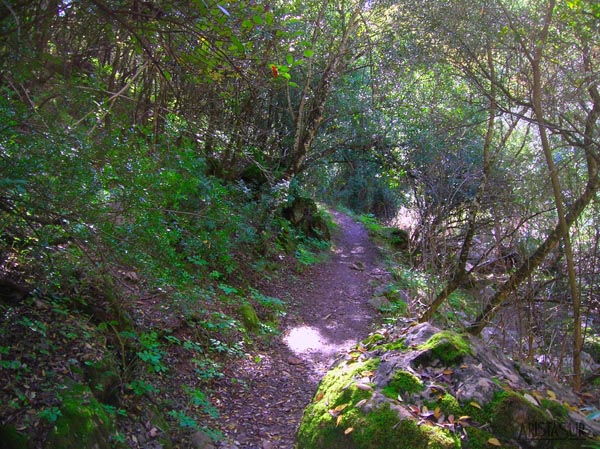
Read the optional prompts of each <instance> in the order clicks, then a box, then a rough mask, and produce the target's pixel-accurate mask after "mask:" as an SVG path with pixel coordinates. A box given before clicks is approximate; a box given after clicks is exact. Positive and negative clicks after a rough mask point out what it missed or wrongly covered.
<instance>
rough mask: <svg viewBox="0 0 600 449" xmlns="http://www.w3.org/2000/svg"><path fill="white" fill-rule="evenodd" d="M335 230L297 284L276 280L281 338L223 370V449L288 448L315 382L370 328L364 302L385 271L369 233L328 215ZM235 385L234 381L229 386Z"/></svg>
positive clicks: (370, 318)
mask: <svg viewBox="0 0 600 449" xmlns="http://www.w3.org/2000/svg"><path fill="white" fill-rule="evenodd" d="M332 214H333V217H334V221H335V222H336V223H337V225H338V227H337V229H336V230H335V231H334V233H333V237H332V240H333V247H332V254H331V256H330V258H329V259H328V260H327V261H326V262H324V263H321V264H317V265H314V266H312V267H310V268H309V269H307V270H306V271H305V272H303V273H302V274H301V275H299V276H298V277H296V278H295V279H279V280H276V281H274V284H275V285H273V289H274V291H272V292H271V294H272V295H273V296H276V297H279V298H282V299H285V300H286V301H288V307H289V310H288V316H287V317H286V319H285V320H284V322H283V323H282V330H283V332H282V335H281V336H280V337H279V338H277V339H275V340H274V341H273V343H272V345H271V347H270V348H268V349H265V350H264V351H263V352H264V353H260V355H259V356H258V357H260V361H259V360H258V359H257V358H256V357H254V359H253V360H249V359H243V360H241V361H239V362H236V363H233V364H232V365H231V366H229V367H227V368H226V369H225V374H226V378H227V379H229V380H227V381H226V382H225V381H224V382H223V383H222V385H220V386H219V387H218V389H217V391H216V392H215V393H216V395H215V396H216V397H217V406H218V407H219V409H220V412H221V418H220V427H221V429H222V430H223V432H224V433H225V434H226V437H227V442H224V443H221V446H220V447H222V448H227V449H292V448H293V447H294V440H295V435H296V431H297V427H298V424H299V422H300V420H301V418H302V412H303V410H304V408H305V407H306V405H307V404H308V403H309V402H310V401H311V399H312V396H313V395H314V393H315V391H316V389H317V386H318V383H319V381H320V380H321V379H322V377H323V376H324V374H325V373H326V372H327V370H328V369H329V367H330V366H331V365H332V364H333V363H334V362H335V361H336V359H337V358H338V357H340V356H343V353H344V351H345V350H346V349H348V348H350V347H351V346H353V345H355V344H356V343H357V342H358V341H360V340H361V339H363V338H365V337H366V336H367V335H368V334H369V332H370V331H371V330H372V326H373V324H374V321H375V320H376V317H377V313H378V312H377V311H376V310H375V309H374V308H373V307H371V306H369V304H368V301H369V298H371V296H372V294H373V291H374V289H375V288H377V287H378V286H380V285H382V284H385V283H386V282H387V276H389V274H388V273H386V272H385V271H384V270H383V269H382V268H381V266H380V264H381V261H380V259H379V252H378V249H377V248H376V247H375V245H374V244H373V243H372V242H371V241H370V240H369V236H368V234H367V231H366V229H365V228H364V226H363V225H362V224H360V223H356V222H355V221H354V220H352V219H351V218H350V217H348V216H347V215H345V214H342V213H338V212H332ZM232 380H233V381H232Z"/></svg>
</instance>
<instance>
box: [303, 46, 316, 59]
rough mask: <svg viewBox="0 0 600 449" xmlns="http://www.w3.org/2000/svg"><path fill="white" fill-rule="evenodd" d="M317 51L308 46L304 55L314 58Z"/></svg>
mask: <svg viewBox="0 0 600 449" xmlns="http://www.w3.org/2000/svg"><path fill="white" fill-rule="evenodd" d="M314 54H315V52H314V51H313V50H311V49H310V48H307V49H306V50H304V57H305V58H312V57H313V56H314Z"/></svg>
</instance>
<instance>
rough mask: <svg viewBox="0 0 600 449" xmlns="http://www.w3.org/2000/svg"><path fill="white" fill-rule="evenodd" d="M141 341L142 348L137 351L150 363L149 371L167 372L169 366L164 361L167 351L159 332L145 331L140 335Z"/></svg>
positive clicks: (138, 354) (140, 356) (141, 357)
mask: <svg viewBox="0 0 600 449" xmlns="http://www.w3.org/2000/svg"><path fill="white" fill-rule="evenodd" d="M139 343H140V349H141V350H140V351H138V352H137V356H138V357H139V358H140V360H142V361H143V362H145V363H146V364H147V365H148V371H149V372H154V373H157V374H159V373H164V372H166V371H167V366H166V365H165V364H164V362H163V357H164V356H165V351H164V350H163V349H162V345H161V343H160V342H159V341H158V334H157V333H156V332H149V333H143V334H141V335H140V341H139Z"/></svg>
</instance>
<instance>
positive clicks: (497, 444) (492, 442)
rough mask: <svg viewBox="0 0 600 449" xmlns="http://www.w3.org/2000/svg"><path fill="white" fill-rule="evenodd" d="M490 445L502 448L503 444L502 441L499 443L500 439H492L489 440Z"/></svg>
mask: <svg viewBox="0 0 600 449" xmlns="http://www.w3.org/2000/svg"><path fill="white" fill-rule="evenodd" d="M487 442H488V444H491V445H492V446H497V447H500V446H502V443H500V441H498V438H490V439H489V440H487Z"/></svg>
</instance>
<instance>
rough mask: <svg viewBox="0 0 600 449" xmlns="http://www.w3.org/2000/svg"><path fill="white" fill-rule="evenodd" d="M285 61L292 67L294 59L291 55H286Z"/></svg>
mask: <svg viewBox="0 0 600 449" xmlns="http://www.w3.org/2000/svg"><path fill="white" fill-rule="evenodd" d="M285 60H286V61H287V63H288V64H289V65H292V64H294V57H293V56H292V55H291V54H289V53H288V55H287V56H286V57H285Z"/></svg>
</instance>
